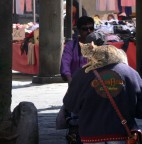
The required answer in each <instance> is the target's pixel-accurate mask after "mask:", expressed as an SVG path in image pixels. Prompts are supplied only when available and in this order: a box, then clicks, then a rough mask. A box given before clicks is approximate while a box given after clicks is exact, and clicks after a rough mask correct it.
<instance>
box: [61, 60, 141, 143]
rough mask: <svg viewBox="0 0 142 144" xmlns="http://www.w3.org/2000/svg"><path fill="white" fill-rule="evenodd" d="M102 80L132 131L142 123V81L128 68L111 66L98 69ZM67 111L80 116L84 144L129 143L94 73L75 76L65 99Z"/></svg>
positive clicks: (80, 130) (82, 71) (80, 71)
mask: <svg viewBox="0 0 142 144" xmlns="http://www.w3.org/2000/svg"><path fill="white" fill-rule="evenodd" d="M97 71H98V72H99V73H100V74H101V77H103V80H104V82H105V84H106V85H107V87H108V89H109V91H110V93H111V94H112V96H113V98H114V100H115V102H116V103H117V106H118V107H119V109H120V111H121V113H122V115H123V116H124V118H125V119H126V120H127V124H128V126H129V128H130V129H135V128H137V125H136V122H135V118H138V119H142V79H141V78H140V76H139V74H138V73H137V72H136V71H135V70H134V69H132V68H131V67H129V66H128V65H126V64H122V63H120V64H111V65H108V66H105V67H103V68H99V69H97ZM63 103H64V105H65V107H66V109H67V110H68V111H70V112H74V113H76V114H78V115H79V133H80V136H81V139H82V141H83V142H88V140H92V141H91V142H100V141H113V140H124V139H126V136H127V133H126V130H125V129H124V127H123V125H122V124H121V121H120V119H119V118H118V116H117V114H116V112H115V111H114V109H113V107H112V105H111V103H110V101H109V99H108V98H107V96H106V94H105V92H104V91H103V89H102V87H101V85H100V83H99V81H98V80H97V78H96V76H95V74H94V73H93V71H90V72H89V73H87V74H86V73H85V72H84V69H81V70H79V71H77V72H76V74H75V75H74V77H73V79H72V82H71V84H70V86H69V88H68V91H67V93H66V95H65V97H64V99H63Z"/></svg>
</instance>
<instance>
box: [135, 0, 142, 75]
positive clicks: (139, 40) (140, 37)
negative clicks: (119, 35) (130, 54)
mask: <svg viewBox="0 0 142 144" xmlns="http://www.w3.org/2000/svg"><path fill="white" fill-rule="evenodd" d="M141 14H142V3H141V1H140V0H136V29H137V30H136V57H137V61H136V63H137V71H138V72H139V74H140V75H141V76H142V28H141V25H142V16H141Z"/></svg>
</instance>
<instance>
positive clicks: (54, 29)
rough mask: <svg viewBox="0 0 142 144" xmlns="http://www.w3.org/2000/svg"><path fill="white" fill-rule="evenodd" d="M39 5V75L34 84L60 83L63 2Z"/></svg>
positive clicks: (48, 0) (53, 0)
mask: <svg viewBox="0 0 142 144" xmlns="http://www.w3.org/2000/svg"><path fill="white" fill-rule="evenodd" d="M39 4H40V7H39V13H40V15H39V75H38V76H37V77H33V83H51V82H60V81H61V77H58V76H59V74H60V72H59V67H60V59H61V55H62V49H63V41H64V39H63V26H64V25H63V0H41V1H39Z"/></svg>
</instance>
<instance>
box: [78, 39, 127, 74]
mask: <svg viewBox="0 0 142 144" xmlns="http://www.w3.org/2000/svg"><path fill="white" fill-rule="evenodd" d="M79 44H80V47H81V53H82V55H83V56H84V57H86V58H87V59H88V63H87V64H86V65H84V66H83V67H86V69H85V72H86V73H88V72H89V71H91V70H93V69H96V68H99V67H103V66H106V65H108V64H113V63H125V64H127V65H128V60H127V56H126V53H125V52H124V51H123V50H122V49H118V48H116V47H115V46H113V45H102V46H97V45H95V44H94V42H91V43H87V44H83V43H81V42H79Z"/></svg>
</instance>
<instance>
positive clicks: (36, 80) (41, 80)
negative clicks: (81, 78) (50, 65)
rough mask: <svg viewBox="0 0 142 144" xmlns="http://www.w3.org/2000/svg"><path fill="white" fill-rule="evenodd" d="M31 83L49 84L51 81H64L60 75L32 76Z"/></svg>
mask: <svg viewBox="0 0 142 144" xmlns="http://www.w3.org/2000/svg"><path fill="white" fill-rule="evenodd" d="M32 83H37V84H51V83H65V81H63V80H62V77H61V76H47V77H42V76H34V77H33V78H32Z"/></svg>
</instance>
